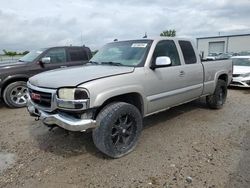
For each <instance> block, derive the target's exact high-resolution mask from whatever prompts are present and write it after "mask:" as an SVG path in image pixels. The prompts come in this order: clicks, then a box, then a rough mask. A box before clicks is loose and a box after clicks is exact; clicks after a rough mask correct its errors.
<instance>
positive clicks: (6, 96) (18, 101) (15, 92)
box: [3, 81, 29, 108]
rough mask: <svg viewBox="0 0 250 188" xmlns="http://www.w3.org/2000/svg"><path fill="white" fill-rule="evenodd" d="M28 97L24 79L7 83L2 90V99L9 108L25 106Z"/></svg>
mask: <svg viewBox="0 0 250 188" xmlns="http://www.w3.org/2000/svg"><path fill="white" fill-rule="evenodd" d="M28 97H29V96H28V88H27V84H26V82H24V81H17V82H13V83H11V84H9V85H8V86H7V87H6V88H5V89H4V92H3V100H4V102H5V104H6V105H8V106H9V107H11V108H21V107H25V106H26V103H27V99H28Z"/></svg>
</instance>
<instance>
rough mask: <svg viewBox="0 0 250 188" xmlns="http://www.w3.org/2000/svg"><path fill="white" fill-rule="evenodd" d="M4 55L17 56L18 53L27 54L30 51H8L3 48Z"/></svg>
mask: <svg viewBox="0 0 250 188" xmlns="http://www.w3.org/2000/svg"><path fill="white" fill-rule="evenodd" d="M3 53H4V55H7V56H12V57H13V56H16V55H26V54H27V53H29V51H24V52H15V51H7V50H3Z"/></svg>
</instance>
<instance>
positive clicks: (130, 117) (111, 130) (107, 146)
mask: <svg viewBox="0 0 250 188" xmlns="http://www.w3.org/2000/svg"><path fill="white" fill-rule="evenodd" d="M97 124H98V125H99V126H98V128H96V129H95V130H93V134H92V136H93V141H94V143H95V146H96V147H97V148H98V149H99V150H100V151H101V152H103V153H104V154H106V155H108V156H109V157H111V158H120V157H122V156H124V155H126V154H128V153H129V152H131V151H132V150H133V149H134V148H135V146H136V144H137V141H138V138H139V136H140V134H141V131H142V115H141V114H140V112H139V110H138V109H137V108H136V107H135V106H133V105H131V104H128V103H124V102H116V103H112V104H109V105H107V106H106V107H104V109H103V110H102V111H101V112H100V113H99V114H98V116H97Z"/></svg>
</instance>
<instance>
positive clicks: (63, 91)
mask: <svg viewBox="0 0 250 188" xmlns="http://www.w3.org/2000/svg"><path fill="white" fill-rule="evenodd" d="M90 63H91V64H89V65H86V66H82V67H75V68H68V69H61V70H55V71H51V72H46V73H41V74H38V75H36V76H34V77H31V78H30V79H29V82H28V88H29V94H30V99H29V102H28V111H29V113H30V114H31V116H35V117H37V118H39V119H40V120H41V121H42V122H43V123H44V124H45V125H47V126H55V125H56V126H59V127H61V128H64V129H66V130H69V131H86V130H88V129H92V130H93V133H92V135H93V140H94V143H95V145H96V147H97V148H98V149H99V150H100V151H102V152H103V153H105V154H106V155H108V156H110V157H112V158H119V157H122V156H124V155H126V154H128V153H129V152H131V151H132V150H133V149H134V148H135V146H136V143H137V141H138V138H139V136H140V133H141V131H142V119H143V117H146V116H149V115H151V114H154V113H157V112H160V111H163V110H165V109H168V108H171V107H173V106H177V105H180V104H183V103H186V102H189V101H192V100H194V99H197V98H199V97H202V96H206V101H207V104H208V106H209V107H211V108H213V109H219V108H221V107H222V106H223V104H224V103H225V101H226V97H227V86H228V85H229V83H230V82H231V79H232V61H231V60H220V61H211V62H204V63H203V62H201V61H200V58H199V54H198V53H197V50H196V49H194V44H193V43H191V42H190V41H189V40H186V39H179V38H157V39H140V40H129V41H119V42H112V43H109V44H107V45H105V46H104V47H103V48H102V49H101V50H99V51H98V52H97V54H96V55H95V56H94V57H93V58H92V59H91V61H90ZM52 80H53V81H52Z"/></svg>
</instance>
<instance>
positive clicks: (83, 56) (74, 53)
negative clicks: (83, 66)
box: [68, 49, 88, 61]
mask: <svg viewBox="0 0 250 188" xmlns="http://www.w3.org/2000/svg"><path fill="white" fill-rule="evenodd" d="M68 51H69V58H70V61H86V60H88V55H87V53H86V52H85V51H84V50H83V49H68Z"/></svg>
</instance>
